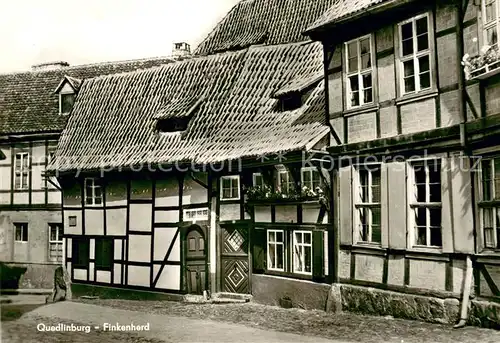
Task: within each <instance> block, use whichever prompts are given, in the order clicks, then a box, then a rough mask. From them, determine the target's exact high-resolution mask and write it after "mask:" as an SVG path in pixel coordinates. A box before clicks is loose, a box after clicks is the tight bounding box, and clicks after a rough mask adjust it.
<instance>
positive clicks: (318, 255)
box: [312, 231, 325, 280]
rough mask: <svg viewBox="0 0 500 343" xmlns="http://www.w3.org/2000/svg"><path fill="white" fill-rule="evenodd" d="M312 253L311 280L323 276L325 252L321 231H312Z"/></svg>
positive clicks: (319, 278)
mask: <svg viewBox="0 0 500 343" xmlns="http://www.w3.org/2000/svg"><path fill="white" fill-rule="evenodd" d="M312 244H313V246H312V253H313V280H321V279H323V278H324V277H325V271H324V265H325V252H324V243H323V231H313V233H312Z"/></svg>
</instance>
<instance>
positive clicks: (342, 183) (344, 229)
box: [337, 166, 353, 245]
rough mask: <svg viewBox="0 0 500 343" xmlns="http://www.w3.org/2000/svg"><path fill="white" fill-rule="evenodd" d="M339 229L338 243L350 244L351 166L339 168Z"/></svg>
mask: <svg viewBox="0 0 500 343" xmlns="http://www.w3.org/2000/svg"><path fill="white" fill-rule="evenodd" d="M339 193H340V194H339V196H338V197H337V200H338V203H339V231H340V244H344V245H352V232H353V230H352V229H353V228H352V212H353V211H352V167H351V166H348V167H342V168H340V170H339Z"/></svg>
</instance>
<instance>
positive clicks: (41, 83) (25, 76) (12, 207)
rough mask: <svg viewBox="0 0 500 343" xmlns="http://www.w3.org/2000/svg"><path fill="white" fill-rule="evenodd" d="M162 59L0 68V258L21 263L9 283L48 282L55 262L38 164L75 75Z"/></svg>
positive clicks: (55, 241) (50, 202)
mask: <svg viewBox="0 0 500 343" xmlns="http://www.w3.org/2000/svg"><path fill="white" fill-rule="evenodd" d="M169 61H171V59H167V58H154V59H144V60H135V61H123V62H113V63H99V64H89V65H81V66H69V65H68V64H67V63H65V62H57V63H45V64H41V65H37V66H33V68H32V70H31V71H27V72H16V73H7V74H1V75H0V261H1V262H3V263H5V264H6V265H9V266H18V267H20V268H25V273H24V277H23V279H22V280H21V285H14V284H12V285H10V286H9V287H17V286H20V287H37V288H51V287H52V270H53V268H54V267H55V265H57V264H61V263H62V261H63V254H62V252H63V232H64V230H63V227H62V218H61V193H60V191H59V190H58V185H57V180H56V179H55V178H52V179H47V178H45V170H46V167H47V165H48V163H49V162H50V159H51V158H52V156H53V153H54V151H55V148H56V145H57V139H58V138H59V135H60V134H61V131H62V129H63V128H64V126H65V124H66V122H67V119H68V114H69V112H70V110H71V107H72V105H73V103H74V99H75V96H76V94H77V93H78V90H79V87H80V85H81V82H82V81H83V79H85V78H89V77H94V76H97V75H102V74H110V73H115V72H124V71H131V70H136V69H142V68H148V67H151V66H157V65H160V64H163V63H167V62H169ZM2 276H3V278H4V280H6V279H8V278H9V273H8V271H7V270H3V273H2Z"/></svg>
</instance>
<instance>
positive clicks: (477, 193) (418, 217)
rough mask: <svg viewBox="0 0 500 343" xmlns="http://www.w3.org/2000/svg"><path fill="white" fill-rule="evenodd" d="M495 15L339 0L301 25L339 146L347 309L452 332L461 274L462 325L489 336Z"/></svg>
mask: <svg viewBox="0 0 500 343" xmlns="http://www.w3.org/2000/svg"><path fill="white" fill-rule="evenodd" d="M498 5H499V3H498V1H442V2H441V1H380V0H379V1H375V0H367V1H357V2H354V1H337V2H336V3H335V4H334V5H333V6H332V7H331V8H330V9H329V10H328V11H326V12H325V13H324V14H323V16H322V17H321V18H319V19H318V20H317V21H316V23H314V24H313V25H312V26H311V27H310V28H308V30H307V34H308V35H310V36H311V37H313V39H316V40H320V41H322V43H323V46H324V49H325V66H324V67H325V74H324V77H325V78H324V80H325V83H326V85H327V86H326V87H325V89H326V91H325V97H326V104H327V105H326V114H327V118H328V119H329V120H330V123H331V125H332V126H333V127H334V128H335V130H336V131H337V132H338V137H339V138H340V139H339V142H338V143H339V144H338V145H336V146H332V147H330V148H329V149H328V151H329V153H330V154H331V155H332V156H333V157H335V158H338V161H339V163H338V167H339V170H338V178H337V180H338V188H337V190H338V198H337V199H336V200H337V201H336V204H337V207H336V208H337V211H338V212H337V213H338V221H337V222H336V223H337V225H338V238H339V239H338V246H337V247H338V255H336V258H337V262H336V263H338V266H339V268H338V274H337V275H335V278H336V281H337V282H339V283H340V284H341V285H342V286H341V289H342V302H343V305H344V307H345V308H348V309H351V310H355V311H363V312H368V313H373V314H391V315H398V316H401V317H408V318H418V319H425V320H435V321H442V322H454V321H455V320H456V319H457V316H458V304H459V300H461V299H462V298H463V297H464V292H465V291H466V289H465V288H466V287H467V284H468V283H467V282H466V281H467V278H470V276H471V275H472V274H473V281H472V290H471V292H472V293H473V294H475V296H476V300H474V301H473V302H472V305H471V309H470V316H469V321H470V322H471V323H476V324H478V323H481V324H483V325H498V322H499V317H498V316H497V315H495V314H493V313H495V311H497V309H495V306H496V305H494V302H488V300H489V299H490V298H493V299H498V296H500V293H499V291H498V286H499V285H500V278H499V275H500V274H499V271H500V270H499V269H498V266H497V265H498V261H499V260H498V258H499V257H500V255H498V241H497V238H496V237H497V236H496V235H497V229H496V227H497V226H496V222H497V219H496V218H497V212H496V207H495V206H496V199H497V198H496V196H495V191H494V189H495V184H496V181H495V180H497V177H496V176H495V175H497V174H495V163H496V162H497V157H496V156H497V154H498V148H499V147H498V138H499V137H500V136H499V132H498V100H497V94H498V89H499V88H498V86H499V84H498V78H497V77H495V75H496V74H497V73H498V69H495V68H498V67H497V66H496V64H497V63H498V46H497V37H498V25H497V23H498V20H499V12H498ZM360 23H362V25H360ZM484 45H487V47H485V48H480V47H481V46H484ZM489 46H491V48H490V47H489ZM478 55H479V56H478ZM462 62H463V63H462ZM462 64H464V65H465V73H464V66H462ZM468 265H469V267H468ZM357 286H359V287H357ZM387 291H392V292H387ZM465 294H468V293H465ZM465 297H467V295H465ZM360 299H362V301H360ZM467 300H468V299H467ZM483 300H484V301H483ZM416 304H419V305H418V306H417V305H416ZM492 323H497V324H492Z"/></svg>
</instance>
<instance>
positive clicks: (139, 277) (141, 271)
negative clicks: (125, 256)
mask: <svg viewBox="0 0 500 343" xmlns="http://www.w3.org/2000/svg"><path fill="white" fill-rule="evenodd" d="M149 277H150V267H138V266H128V285H130V286H143V287H150V283H149Z"/></svg>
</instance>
